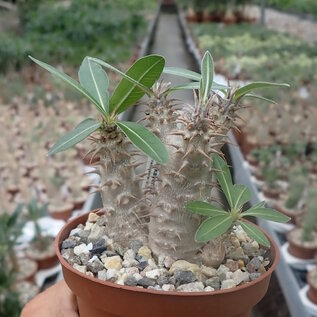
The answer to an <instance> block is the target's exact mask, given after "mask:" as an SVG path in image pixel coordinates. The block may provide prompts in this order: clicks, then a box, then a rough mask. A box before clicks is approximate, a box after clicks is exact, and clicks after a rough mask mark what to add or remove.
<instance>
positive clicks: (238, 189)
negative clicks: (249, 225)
mask: <svg viewBox="0 0 317 317" xmlns="http://www.w3.org/2000/svg"><path fill="white" fill-rule="evenodd" d="M232 196H233V197H232V200H233V208H234V209H236V210H237V209H239V208H240V207H242V206H243V205H244V204H245V203H247V202H248V201H249V200H250V199H251V192H250V190H249V188H248V187H246V186H244V185H241V184H235V185H234V186H233V189H232Z"/></svg>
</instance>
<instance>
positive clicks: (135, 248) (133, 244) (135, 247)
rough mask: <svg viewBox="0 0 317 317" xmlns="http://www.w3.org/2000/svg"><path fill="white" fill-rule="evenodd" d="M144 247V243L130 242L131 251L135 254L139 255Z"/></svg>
mask: <svg viewBox="0 0 317 317" xmlns="http://www.w3.org/2000/svg"><path fill="white" fill-rule="evenodd" d="M142 246H143V243H142V242H141V241H139V240H132V241H131V242H130V249H132V250H133V251H134V252H135V253H138V251H139V249H140V248H141V247H142Z"/></svg>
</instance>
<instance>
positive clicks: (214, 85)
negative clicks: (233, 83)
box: [170, 81, 230, 91]
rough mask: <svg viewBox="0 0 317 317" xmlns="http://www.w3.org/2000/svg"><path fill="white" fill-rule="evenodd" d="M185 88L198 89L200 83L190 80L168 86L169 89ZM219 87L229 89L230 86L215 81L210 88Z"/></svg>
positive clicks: (219, 88)
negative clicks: (185, 82)
mask: <svg viewBox="0 0 317 317" xmlns="http://www.w3.org/2000/svg"><path fill="white" fill-rule="evenodd" d="M185 89H200V83H199V82H197V81H194V82H190V83H187V84H182V85H177V86H174V87H172V88H170V91H174V90H185ZM221 89H225V90H227V89H230V87H228V86H225V85H221V84H218V83H216V82H213V83H212V87H211V90H221Z"/></svg>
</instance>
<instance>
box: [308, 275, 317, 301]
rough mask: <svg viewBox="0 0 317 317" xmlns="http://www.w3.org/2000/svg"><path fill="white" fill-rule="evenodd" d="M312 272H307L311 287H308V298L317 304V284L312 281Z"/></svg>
mask: <svg viewBox="0 0 317 317" xmlns="http://www.w3.org/2000/svg"><path fill="white" fill-rule="evenodd" d="M311 274H312V273H311V272H308V274H307V283H308V285H309V289H308V294H307V295H308V298H309V299H310V300H311V301H312V302H313V303H314V304H316V305H317V288H316V286H315V285H314V284H313V282H312V281H311V277H310V275H311Z"/></svg>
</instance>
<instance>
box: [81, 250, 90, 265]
mask: <svg viewBox="0 0 317 317" xmlns="http://www.w3.org/2000/svg"><path fill="white" fill-rule="evenodd" d="M79 258H80V261H81V263H82V264H83V265H87V264H88V261H89V260H90V254H87V253H82V254H79Z"/></svg>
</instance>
